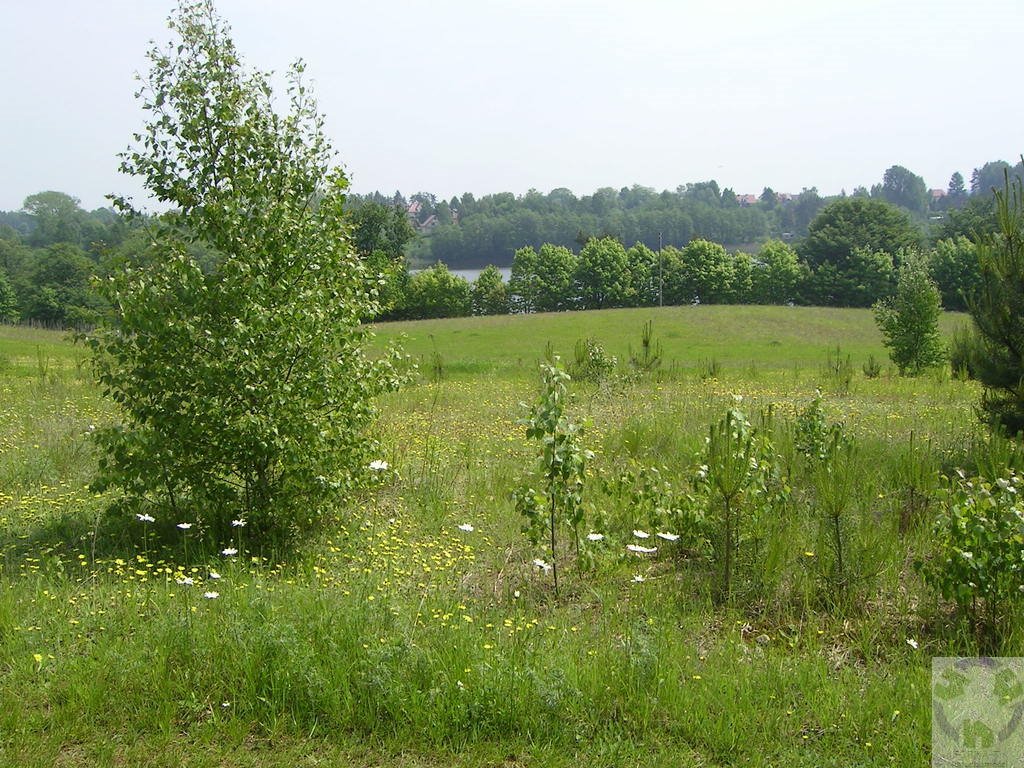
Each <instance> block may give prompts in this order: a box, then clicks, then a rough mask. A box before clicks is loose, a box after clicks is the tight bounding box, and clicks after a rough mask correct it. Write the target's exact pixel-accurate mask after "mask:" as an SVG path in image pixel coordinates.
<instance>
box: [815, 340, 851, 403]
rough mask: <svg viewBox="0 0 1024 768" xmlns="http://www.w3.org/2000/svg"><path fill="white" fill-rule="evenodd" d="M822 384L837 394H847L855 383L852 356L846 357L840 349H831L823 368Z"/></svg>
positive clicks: (821, 372)
mask: <svg viewBox="0 0 1024 768" xmlns="http://www.w3.org/2000/svg"><path fill="white" fill-rule="evenodd" d="M820 375H821V379H822V381H821V384H822V386H824V387H825V388H827V389H828V390H829V391H831V392H834V393H836V394H846V393H847V392H849V391H850V384H852V383H853V362H852V361H851V358H850V355H848V354H847V355H844V354H843V350H842V348H840V347H838V346H837V347H836V348H835V349H830V350H829V351H828V355H827V356H826V357H825V363H824V364H823V365H822V366H821V371H820Z"/></svg>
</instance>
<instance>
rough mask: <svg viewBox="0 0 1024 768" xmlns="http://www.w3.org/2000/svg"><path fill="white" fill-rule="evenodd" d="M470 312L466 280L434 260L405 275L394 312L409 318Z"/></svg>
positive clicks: (455, 315) (469, 297) (453, 315)
mask: <svg viewBox="0 0 1024 768" xmlns="http://www.w3.org/2000/svg"><path fill="white" fill-rule="evenodd" d="M472 311H473V305H472V297H471V293H470V287H469V283H468V282H467V281H466V279H465V278H463V277H460V276H459V275H456V274H453V273H452V272H451V271H449V269H448V267H446V266H445V265H444V264H441V263H440V262H438V263H437V264H435V265H434V266H432V267H430V268H428V269H424V270H421V271H420V272H417V273H416V274H415V275H413V276H412V277H411V278H409V282H408V283H407V284H406V286H405V291H404V293H403V296H402V300H401V302H400V304H399V306H398V308H397V314H399V315H400V316H401V317H404V318H408V319H411V320H422V319H431V318H436V317H465V316H466V315H469V314H471V313H472Z"/></svg>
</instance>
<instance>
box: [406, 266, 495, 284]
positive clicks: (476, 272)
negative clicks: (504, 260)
mask: <svg viewBox="0 0 1024 768" xmlns="http://www.w3.org/2000/svg"><path fill="white" fill-rule="evenodd" d="M422 271H423V270H422V269H410V270H409V273H410V274H412V275H415V274H416V273H417V272H422ZM448 271H449V272H451V273H452V274H453V275H458V276H459V277H461V278H464V279H465V280H467V281H469V282H471V283H472V282H473V281H475V280H476V279H477V278H478V277H480V273H481V272H483V269H450V270H448ZM498 271H499V272H501V279H502V280H504V281H505V282H506V283H507V282H508V279H509V277H511V276H512V267H498Z"/></svg>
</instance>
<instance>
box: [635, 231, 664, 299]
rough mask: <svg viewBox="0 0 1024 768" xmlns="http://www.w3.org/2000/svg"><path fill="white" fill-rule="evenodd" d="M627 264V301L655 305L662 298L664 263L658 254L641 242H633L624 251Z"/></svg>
mask: <svg viewBox="0 0 1024 768" xmlns="http://www.w3.org/2000/svg"><path fill="white" fill-rule="evenodd" d="M626 260H627V262H628V265H629V283H630V285H629V303H630V305H632V306H637V307H653V306H657V305H658V303H659V301H661V299H662V294H661V281H662V280H663V279H664V265H663V264H662V263H661V257H660V255H659V254H657V253H655V252H654V251H652V250H651V249H650V248H648V247H647V246H646V245H644V244H643V243H635V244H634V245H633V247H632V248H630V249H629V250H628V251H626Z"/></svg>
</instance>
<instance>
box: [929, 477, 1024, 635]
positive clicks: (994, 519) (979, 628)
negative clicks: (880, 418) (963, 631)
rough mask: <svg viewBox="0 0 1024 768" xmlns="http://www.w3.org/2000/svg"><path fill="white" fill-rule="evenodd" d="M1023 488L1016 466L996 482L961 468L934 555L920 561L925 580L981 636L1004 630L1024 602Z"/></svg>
mask: <svg viewBox="0 0 1024 768" xmlns="http://www.w3.org/2000/svg"><path fill="white" fill-rule="evenodd" d="M1022 491H1024V488H1022V481H1021V478H1020V476H1019V475H1018V474H1017V473H1016V472H1014V471H1013V470H1009V471H1007V472H1005V473H1004V474H1003V475H1002V476H1001V477H998V478H997V479H996V480H995V481H994V482H993V481H992V480H989V479H985V478H980V477H979V478H974V479H970V480H969V479H967V478H966V477H965V476H964V474H963V473H958V475H957V476H956V477H954V478H952V479H951V480H950V482H949V487H948V489H947V492H946V498H945V500H944V502H943V504H942V509H941V511H940V512H939V515H938V517H937V519H936V521H935V525H934V528H933V531H932V542H933V551H932V552H931V556H930V557H929V558H928V559H925V560H922V561H919V562H918V568H919V570H920V571H921V573H922V575H923V576H924V579H925V581H926V582H927V584H928V585H929V586H931V587H932V588H933V589H934V590H935V591H936V592H938V593H939V594H941V595H942V596H943V597H944V598H946V599H947V600H953V601H954V602H956V604H957V605H958V606H959V608H960V610H961V611H962V612H963V614H964V615H965V616H966V617H967V619H968V621H969V622H970V624H971V626H972V627H973V628H974V630H975V631H976V632H977V633H979V634H981V635H984V634H995V635H999V634H1003V633H1006V632H1007V631H1008V630H1009V627H1010V622H1011V621H1012V618H1013V617H1014V616H1015V615H1016V614H1015V611H1016V610H1018V609H1019V607H1020V606H1021V604H1022V603H1024V590H1021V584H1024V506H1022V501H1021V492H1022Z"/></svg>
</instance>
